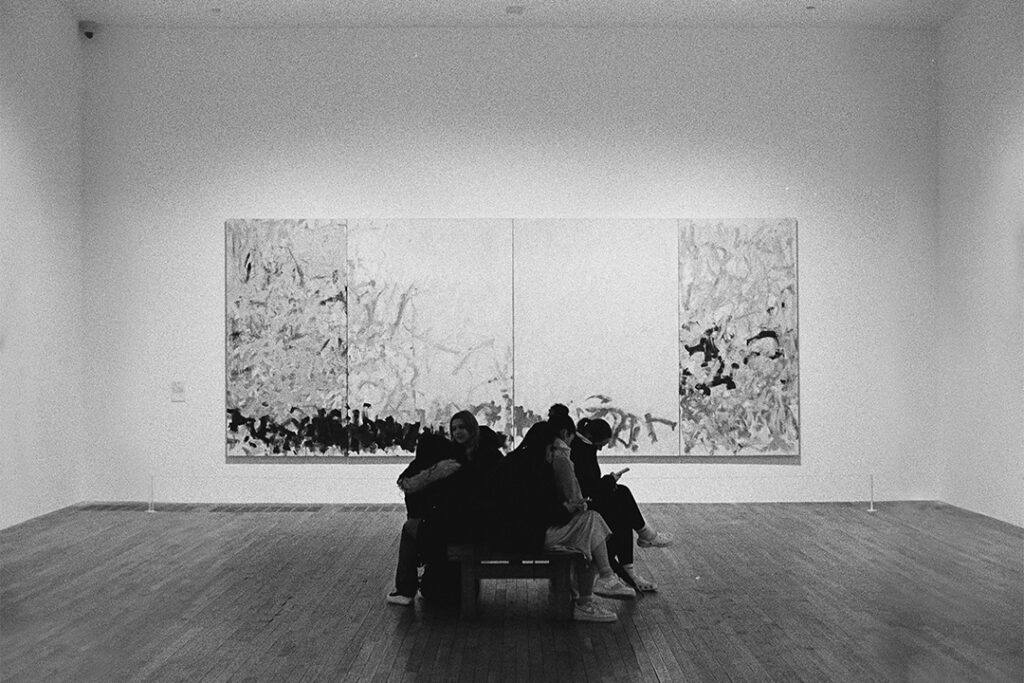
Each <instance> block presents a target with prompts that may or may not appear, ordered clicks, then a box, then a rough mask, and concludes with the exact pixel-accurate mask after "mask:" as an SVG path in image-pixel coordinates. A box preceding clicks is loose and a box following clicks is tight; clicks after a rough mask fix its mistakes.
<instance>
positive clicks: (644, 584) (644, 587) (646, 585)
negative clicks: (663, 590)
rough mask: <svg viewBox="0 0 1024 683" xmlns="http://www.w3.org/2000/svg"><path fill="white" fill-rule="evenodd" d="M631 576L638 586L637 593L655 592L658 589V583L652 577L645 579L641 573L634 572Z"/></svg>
mask: <svg viewBox="0 0 1024 683" xmlns="http://www.w3.org/2000/svg"><path fill="white" fill-rule="evenodd" d="M629 578H631V579H633V585H634V586H636V591H637V593H654V592H655V591H657V590H658V584H656V583H654V582H653V581H651V580H650V579H645V578H644V577H642V576H640V575H639V574H636V573H634V574H632V575H630V577H629Z"/></svg>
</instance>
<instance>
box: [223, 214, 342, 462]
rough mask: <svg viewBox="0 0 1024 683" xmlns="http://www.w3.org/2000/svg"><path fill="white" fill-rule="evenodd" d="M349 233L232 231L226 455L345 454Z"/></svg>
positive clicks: (230, 227)
mask: <svg viewBox="0 0 1024 683" xmlns="http://www.w3.org/2000/svg"><path fill="white" fill-rule="evenodd" d="M345 232H346V226H345V224H344V223H343V222H337V221H302V220H231V221H228V222H227V224H226V226H225V235H226V244H225V253H226V273H225V279H226V283H225V285H226V286H225V297H226V304H227V349H226V353H227V413H228V415H227V417H228V436H227V442H228V449H227V452H228V455H229V456H232V455H267V454H278V455H288V454H309V453H311V452H314V451H316V452H321V453H332V454H341V453H342V452H343V451H344V448H345V439H344V438H343V437H342V435H340V434H332V433H331V430H330V429H328V426H329V425H328V424H327V420H326V417H327V416H328V415H331V416H338V417H339V420H338V423H339V425H340V424H341V422H342V420H341V417H343V415H344V413H345V411H346V401H347V396H348V332H347V328H348V324H347V322H348V320H347V318H348V316H347V306H346V270H347V266H346V262H347V256H346V246H347V240H346V235H345Z"/></svg>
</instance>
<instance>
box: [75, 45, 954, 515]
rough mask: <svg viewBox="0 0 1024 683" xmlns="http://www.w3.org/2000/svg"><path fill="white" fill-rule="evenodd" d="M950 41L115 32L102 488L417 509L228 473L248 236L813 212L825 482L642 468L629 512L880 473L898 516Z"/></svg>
mask: <svg viewBox="0 0 1024 683" xmlns="http://www.w3.org/2000/svg"><path fill="white" fill-rule="evenodd" d="M934 39H935V35H934V34H933V33H930V32H926V31H882V30H823V29H773V30H727V29H714V30H712V29H708V30H649V29H645V30H637V29H604V30H558V29H538V30H529V31H525V30H524V31H505V30H485V29H477V30H463V31H458V30H445V29H416V30H299V29H292V30H206V31H202V30H198V31H197V30H187V31H186V30H149V29H138V28H128V29H118V28H112V27H111V28H107V29H106V30H104V31H103V32H102V33H100V34H99V35H97V37H96V38H95V39H94V40H93V41H92V42H91V43H88V44H87V45H86V49H87V61H86V65H87V68H86V71H87V74H88V81H87V83H88V87H87V94H86V100H85V102H86V132H85V145H86V154H85V160H86V164H87V168H88V169H89V174H88V176H87V180H86V190H85V199H86V212H87V221H88V222H87V224H88V233H87V236H86V244H85V252H84V254H85V259H86V273H87V276H86V279H85V284H86V290H87V302H88V304H87V311H86V320H87V343H86V348H87V349H89V352H90V356H89V357H90V362H89V366H88V385H89V393H88V395H87V405H89V414H90V425H91V431H90V439H89V443H90V447H89V468H88V471H87V472H86V473H85V475H84V476H85V482H84V490H85V491H87V492H88V496H89V497H90V498H93V499H139V500H144V499H146V498H147V497H148V493H149V486H150V481H151V478H153V479H152V480H153V481H154V483H155V488H156V491H157V497H158V499H161V500H206V501H266V500H293V501H300V502H305V501H321V502H354V501H360V502H366V501H377V500H379V501H386V502H390V501H395V502H397V501H398V500H400V498H399V497H398V495H397V494H398V491H397V489H396V488H395V487H394V483H393V482H394V479H395V477H396V476H397V474H398V471H399V469H400V466H396V465H380V466H373V465H361V466H351V467H346V466H301V465H272V466H270V465H268V466H246V465H227V464H225V463H224V422H223V417H222V410H223V406H224V338H223V335H224V309H223V304H224V302H223V288H224V275H223V267H224V266H223V262H224V251H223V250H224V247H223V224H224V220H225V219H226V218H230V217H239V216H247V217H295V218H299V217H310V218H317V217H319V218H353V217H360V216H371V217H372V216H377V217H388V216H397V217H541V218H543V217H570V218H571V217H651V218H667V219H675V218H679V217H686V218H703V217H721V216H731V217H743V216H748V217H764V216H779V217H788V216H792V217H795V218H797V219H798V221H799V224H800V229H799V234H800V245H799V250H800V255H799V257H800V340H801V367H800V378H801V413H802V427H803V430H802V438H801V441H802V464H801V465H800V466H799V467H785V466H753V465H711V466H708V465H705V466H702V465H674V466H665V465H636V466H635V467H634V468H633V470H632V471H631V472H630V473H629V475H628V476H629V477H630V481H631V482H632V483H633V487H634V491H635V492H636V494H637V496H638V497H639V498H640V499H642V500H645V501H658V500H660V501H701V500H734V501H742V500H837V499H841V500H849V499H857V498H859V499H862V500H866V499H867V486H866V484H865V483H864V482H866V481H867V479H866V478H867V476H868V475H869V474H870V473H874V475H875V476H876V481H877V487H876V489H877V495H878V497H879V498H887V499H893V498H912V499H916V498H923V499H929V498H934V497H936V495H937V491H938V478H939V472H938V469H937V468H936V466H935V454H936V452H937V447H938V443H937V439H936V437H935V429H934V427H935V421H936V415H937V414H936V408H935V403H934V400H933V397H934V395H935V390H936V379H937V375H936V373H935V371H934V369H935V362H936V349H937V346H936V341H935V339H936V328H935V313H936V301H935V284H936V279H937V271H936V254H937V245H936V236H935V231H934V221H935V188H936V185H937V175H936V168H937V163H936V149H937V141H936V128H937V114H936V113H935V112H936V93H937V88H936V83H935V76H936V71H935V66H934V63H933V58H934V56H935V40H934ZM439 239H443V236H439ZM643 275H644V273H643V272H642V270H640V271H638V272H637V273H636V277H643ZM484 294H485V293H481V296H483V295H484ZM552 371H553V372H554V371H557V369H553V370H552ZM174 380H182V381H184V382H185V383H186V385H187V386H188V387H189V392H188V401H187V402H185V403H171V402H170V400H169V396H168V394H169V386H170V383H171V382H172V381H174Z"/></svg>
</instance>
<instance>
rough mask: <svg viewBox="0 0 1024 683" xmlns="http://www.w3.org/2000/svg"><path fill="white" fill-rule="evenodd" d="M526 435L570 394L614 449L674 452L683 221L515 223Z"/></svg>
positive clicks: (518, 351)
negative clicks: (601, 424)
mask: <svg viewBox="0 0 1024 683" xmlns="http://www.w3.org/2000/svg"><path fill="white" fill-rule="evenodd" d="M514 234H515V260H514V267H515V368H516V372H515V379H516V382H515V399H516V406H517V410H516V414H517V417H518V418H519V419H518V420H517V423H516V428H517V435H518V433H519V432H521V431H522V429H523V428H524V427H526V426H528V425H529V424H530V423H532V422H533V421H536V420H538V419H541V418H542V417H543V416H544V415H545V414H546V412H547V409H548V407H549V406H550V405H551V404H552V403H555V402H558V403H563V404H565V405H567V406H568V407H569V409H570V412H571V414H572V416H573V417H574V418H576V419H579V418H582V417H589V418H602V419H604V420H606V421H607V422H608V423H609V425H610V426H611V428H612V432H613V434H612V441H611V443H610V444H609V445H608V447H607V448H606V449H605V450H604V451H603V453H605V454H609V455H677V454H678V453H679V432H678V429H677V424H676V423H677V421H678V407H677V400H678V394H677V391H678V390H677V377H678V374H679V370H678V367H677V363H676V333H675V320H676V292H677V291H678V288H677V285H676V282H677V276H676V269H677V266H676V253H677V247H676V243H677V239H678V238H677V229H676V221H674V220H628V219H600V220H582V219H552V220H517V221H515V231H514Z"/></svg>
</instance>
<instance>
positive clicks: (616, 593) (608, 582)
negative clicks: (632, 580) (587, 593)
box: [594, 574, 636, 598]
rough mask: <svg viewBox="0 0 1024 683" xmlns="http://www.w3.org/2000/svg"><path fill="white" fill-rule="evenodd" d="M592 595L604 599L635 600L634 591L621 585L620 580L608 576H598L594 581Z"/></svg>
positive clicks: (613, 576) (613, 575) (612, 575)
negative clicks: (594, 594)
mask: <svg viewBox="0 0 1024 683" xmlns="http://www.w3.org/2000/svg"><path fill="white" fill-rule="evenodd" d="M594 593H596V594H597V595H601V596H604V597H606V598H635V597H636V591H635V590H633V589H632V588H630V587H629V586H627V585H626V584H625V583H623V581H622V579H620V578H619V577H617V576H615V574H610V575H608V576H599V577H597V580H596V581H594Z"/></svg>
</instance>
